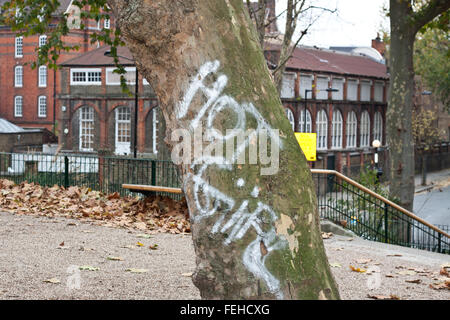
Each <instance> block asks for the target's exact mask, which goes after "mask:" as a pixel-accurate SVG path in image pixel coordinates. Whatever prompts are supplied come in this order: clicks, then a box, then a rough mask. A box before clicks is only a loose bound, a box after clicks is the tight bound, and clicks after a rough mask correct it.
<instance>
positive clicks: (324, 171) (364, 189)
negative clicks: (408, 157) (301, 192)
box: [311, 169, 450, 238]
mask: <svg viewBox="0 0 450 320" xmlns="http://www.w3.org/2000/svg"><path fill="white" fill-rule="evenodd" d="M311 173H318V174H334V175H335V176H337V177H339V178H341V179H342V180H345V181H346V182H348V183H350V184H351V185H353V186H355V187H357V188H358V189H360V190H362V191H364V192H365V193H368V194H370V195H371V196H373V197H375V198H377V199H378V200H381V201H383V202H384V203H386V204H388V205H389V206H391V207H393V208H395V209H397V210H398V211H400V212H402V213H404V214H405V215H407V216H408V217H410V218H412V219H414V220H416V221H418V222H420V223H422V224H424V225H426V226H427V227H428V228H430V229H432V230H434V231H436V232H437V233H440V234H442V235H443V236H445V237H447V238H450V235H448V234H447V233H446V232H445V231H442V230H441V229H439V228H438V227H436V226H434V225H432V224H430V223H428V222H427V221H425V220H423V219H422V218H419V217H418V216H416V215H415V214H414V213H412V212H411V211H409V210H406V209H405V208H403V207H401V206H399V205H398V204H396V203H394V202H392V201H390V200H388V199H386V198H385V197H383V196H380V195H379V194H378V193H375V192H373V191H372V190H370V189H368V188H367V187H364V186H363V185H361V184H359V183H358V182H356V181H355V180H353V179H350V178H349V177H347V176H345V175H343V174H342V173H340V172H338V171H336V170H325V169H311Z"/></svg>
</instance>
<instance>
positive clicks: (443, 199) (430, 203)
mask: <svg viewBox="0 0 450 320" xmlns="http://www.w3.org/2000/svg"><path fill="white" fill-rule="evenodd" d="M414 213H415V214H416V215H418V216H419V217H421V218H422V219H424V220H426V221H428V222H430V223H431V224H434V225H436V224H439V225H448V226H450V186H447V187H443V188H434V189H433V190H431V191H429V192H427V191H425V192H421V193H419V194H416V195H415V197H414Z"/></svg>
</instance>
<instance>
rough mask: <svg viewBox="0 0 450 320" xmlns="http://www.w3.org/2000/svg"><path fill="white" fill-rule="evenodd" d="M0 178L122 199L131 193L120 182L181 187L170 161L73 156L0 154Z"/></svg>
mask: <svg viewBox="0 0 450 320" xmlns="http://www.w3.org/2000/svg"><path fill="white" fill-rule="evenodd" d="M0 178H4V179H9V180H12V181H14V182H15V183H22V182H24V181H27V182H29V183H31V182H34V183H37V184H40V185H42V186H53V185H55V184H56V185H59V186H65V187H68V186H80V187H89V188H91V189H92V190H98V191H102V192H104V193H113V192H118V193H119V194H120V195H122V196H126V195H130V194H131V193H130V191H128V190H125V189H123V188H122V184H123V183H129V184H151V185H159V186H164V187H180V180H179V176H178V169H177V167H176V166H175V165H174V164H173V163H172V162H171V161H166V160H155V159H140V158H138V159H134V158H125V157H99V156H88V155H75V154H59V155H48V154H41V153H26V154H25V153H0ZM161 194H162V195H169V196H171V197H174V198H181V197H182V195H173V194H163V193H161Z"/></svg>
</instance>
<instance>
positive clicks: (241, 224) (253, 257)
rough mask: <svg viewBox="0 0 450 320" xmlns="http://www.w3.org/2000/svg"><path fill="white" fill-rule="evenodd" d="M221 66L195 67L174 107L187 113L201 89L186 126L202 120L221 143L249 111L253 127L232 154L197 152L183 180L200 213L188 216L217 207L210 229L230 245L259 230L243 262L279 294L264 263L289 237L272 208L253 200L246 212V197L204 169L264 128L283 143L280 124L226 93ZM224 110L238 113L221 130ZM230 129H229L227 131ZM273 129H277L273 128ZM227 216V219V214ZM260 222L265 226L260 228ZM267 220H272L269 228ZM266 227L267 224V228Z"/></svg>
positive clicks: (223, 161)
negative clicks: (231, 192) (225, 188)
mask: <svg viewBox="0 0 450 320" xmlns="http://www.w3.org/2000/svg"><path fill="white" fill-rule="evenodd" d="M219 67H220V62H219V61H213V62H207V63H205V64H204V65H203V66H202V67H201V68H200V70H199V73H198V74H197V75H196V76H195V77H194V78H193V80H192V81H191V83H190V85H189V88H188V90H187V91H186V93H185V96H184V98H183V100H182V101H181V102H180V103H179V105H178V108H177V110H176V116H177V118H178V119H180V120H181V119H183V118H184V117H186V115H187V114H188V111H189V107H190V105H191V103H192V100H193V99H194V97H195V96H196V95H197V94H203V97H204V99H205V101H206V102H205V103H204V105H203V106H202V107H201V108H200V110H199V111H198V112H197V113H196V115H195V118H194V119H193V120H192V121H191V122H190V129H191V130H195V129H196V128H198V127H199V126H201V125H202V121H205V122H206V129H207V130H208V129H209V130H210V132H212V139H215V140H218V141H222V142H223V143H225V142H226V141H227V140H229V139H234V137H235V134H233V130H245V129H246V123H247V115H248V114H250V116H251V117H252V118H253V119H254V120H256V124H257V125H256V129H255V130H254V131H253V132H252V133H251V134H249V135H248V136H247V137H245V139H243V141H241V142H240V144H239V143H238V145H237V146H236V149H235V150H234V152H233V154H232V156H231V158H224V157H222V156H220V157H214V156H208V157H205V156H200V157H198V158H196V159H194V162H193V163H192V165H191V167H192V168H193V169H195V170H194V172H195V174H190V175H188V176H187V178H186V181H185V184H186V185H187V184H188V183H190V182H191V183H192V184H193V196H194V203H195V206H196V209H197V211H198V214H197V215H196V216H195V217H191V218H192V219H194V221H199V220H201V219H204V218H206V217H211V216H213V215H215V214H216V213H217V212H218V211H219V208H220V213H221V214H220V216H219V217H218V218H217V220H216V222H215V224H214V225H213V227H212V230H211V232H212V233H218V232H221V233H225V232H227V234H228V236H227V238H226V239H225V241H224V245H229V244H230V243H232V242H233V241H236V240H239V239H242V237H243V236H244V235H245V234H246V233H247V231H248V230H249V229H250V228H253V229H254V230H255V232H256V234H257V237H256V239H255V240H254V241H253V242H251V243H250V244H249V246H248V247H247V248H246V250H245V251H244V254H243V264H244V265H245V267H246V268H247V269H248V270H249V271H250V272H251V273H253V274H254V275H255V277H257V278H259V279H262V280H264V281H265V283H266V285H267V287H268V288H269V290H270V291H271V292H272V293H274V294H275V295H276V296H277V297H278V298H282V297H283V294H282V292H281V290H280V282H279V280H278V279H276V278H275V277H274V276H273V275H272V274H271V273H270V272H269V270H268V269H267V268H266V266H265V261H266V258H267V257H268V256H269V255H270V252H272V251H274V250H277V249H281V248H283V247H285V246H287V241H286V239H284V238H283V237H280V236H277V235H276V232H275V227H274V226H273V225H274V223H273V222H274V221H275V220H277V215H276V214H275V212H274V211H273V210H272V208H270V207H269V206H267V205H266V204H264V203H262V202H260V201H259V202H257V207H256V209H255V210H253V211H252V212H250V210H249V201H248V200H243V201H242V203H241V204H240V205H238V204H237V203H236V200H235V199H233V198H231V197H230V196H228V195H226V194H224V193H223V192H221V191H220V190H219V189H218V188H216V187H214V186H212V185H211V184H210V183H209V181H207V180H206V179H205V178H204V177H203V175H204V173H205V170H206V169H207V168H209V167H210V166H216V167H217V168H218V169H220V170H231V169H232V168H233V165H234V164H236V162H237V160H238V158H239V157H240V156H241V155H242V153H244V152H245V150H246V149H247V148H248V147H249V144H250V143H251V142H252V141H255V139H256V138H257V135H258V134H259V133H261V131H263V130H265V131H266V132H267V133H268V134H269V136H270V138H271V141H272V143H275V144H276V145H277V146H278V148H281V147H282V143H281V141H280V139H279V135H278V130H273V129H272V128H271V127H270V126H269V124H268V123H267V122H266V121H265V119H264V118H263V117H262V115H261V114H260V113H259V112H258V110H257V109H256V108H255V106H254V105H253V104H251V103H242V104H239V103H238V102H237V101H236V100H235V99H233V98H232V97H230V96H228V95H224V94H222V93H223V90H224V89H225V87H226V85H227V83H228V77H227V76H225V75H218V76H217V75H216V74H215V73H216V72H217V71H218V69H219ZM210 75H216V76H217V77H216V80H215V82H214V83H212V84H211V85H210V86H208V85H207V84H205V82H206V79H207V78H208V76H210ZM225 110H228V111H231V112H232V113H233V114H234V115H235V117H236V124H235V127H234V128H232V130H227V133H226V134H225V135H223V134H222V133H221V132H220V131H219V130H217V129H216V128H214V120H215V119H216V117H217V115H219V114H220V113H222V112H224V111H225ZM230 132H231V133H230ZM275 132H276V133H275ZM245 183H246V181H245V180H244V179H242V178H239V179H238V180H237V182H236V186H237V187H238V188H242V187H243V186H244V185H245ZM251 196H252V197H253V198H255V199H257V198H258V196H259V187H258V186H255V187H254V188H253V191H252V192H251ZM229 215H231V217H229V219H228V221H226V218H227V216H229ZM263 226H265V227H264V228H265V229H264V228H263ZM267 226H270V228H268V227H267ZM266 229H268V230H266ZM263 245H264V247H265V248H266V252H264V253H263V252H262V249H261V247H262V246H263Z"/></svg>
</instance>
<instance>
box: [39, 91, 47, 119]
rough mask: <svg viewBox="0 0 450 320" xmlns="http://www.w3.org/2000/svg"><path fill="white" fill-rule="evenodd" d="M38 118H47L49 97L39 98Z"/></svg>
mask: <svg viewBox="0 0 450 320" xmlns="http://www.w3.org/2000/svg"><path fill="white" fill-rule="evenodd" d="M38 117H39V118H46V117H47V97H46V96H39V97H38Z"/></svg>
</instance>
